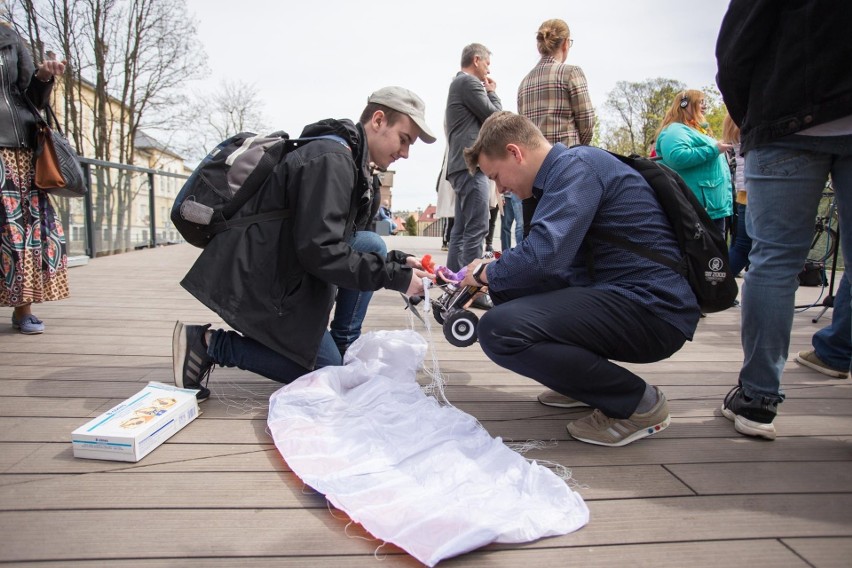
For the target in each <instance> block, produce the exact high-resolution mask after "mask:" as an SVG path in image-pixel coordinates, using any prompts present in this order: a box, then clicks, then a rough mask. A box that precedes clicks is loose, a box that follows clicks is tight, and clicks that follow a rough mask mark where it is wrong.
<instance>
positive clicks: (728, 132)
mask: <svg viewBox="0 0 852 568" xmlns="http://www.w3.org/2000/svg"><path fill="white" fill-rule="evenodd" d="M722 140H724V141H725V142H727V143H728V144H731V145H732V146H733V148H732V149H731V153H732V154H733V158H732V159H733V160H734V189H735V190H736V197H735V198H734V201H736V206H735V207H736V210H737V214H736V221H737V222H736V226H735V227H733V232H732V235H733V241H732V242H731V248H730V250H729V251H728V258H729V260H730V262H731V272H733V273H734V274H739V273H740V272H741V271H742V270H743V269H748V253H749V251H750V250H751V237H749V236H748V229H747V228H746V222H745V219H746V207H747V205H748V196H747V194H746V187H745V158H744V157H743V155H742V154H741V153H740V129H739V127H738V126H737V125H736V124H735V123H734V121H733V120H732V119H731V115H729V114H725V118H724V120H723V121H722Z"/></svg>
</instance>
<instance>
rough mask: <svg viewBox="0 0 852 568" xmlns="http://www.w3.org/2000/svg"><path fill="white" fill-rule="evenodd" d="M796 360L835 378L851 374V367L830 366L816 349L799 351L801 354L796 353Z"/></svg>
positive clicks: (843, 377) (842, 377)
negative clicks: (844, 368)
mask: <svg viewBox="0 0 852 568" xmlns="http://www.w3.org/2000/svg"><path fill="white" fill-rule="evenodd" d="M796 362H797V363H799V364H800V365H804V366H805V367H808V368H810V369H813V370H814V371H818V372H820V373H822V374H823V375H826V376H828V377H833V378H835V379H845V378H846V377H848V376H849V369H846V370H843V369H835V368H833V367H830V366H829V365H828V364H827V363H826V362H825V361H823V360H822V359H820V358H819V355H817V354H816V349H811V350H809V351H799V354H798V355H796Z"/></svg>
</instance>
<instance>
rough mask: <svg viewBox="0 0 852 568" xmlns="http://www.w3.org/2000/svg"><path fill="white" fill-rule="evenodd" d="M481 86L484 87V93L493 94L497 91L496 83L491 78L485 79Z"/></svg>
mask: <svg viewBox="0 0 852 568" xmlns="http://www.w3.org/2000/svg"><path fill="white" fill-rule="evenodd" d="M483 84H484V85H485V92H486V93H493V92H494V91H496V90H497V81H495V80H494V79H492V78H491V77H486V78H485V81H483Z"/></svg>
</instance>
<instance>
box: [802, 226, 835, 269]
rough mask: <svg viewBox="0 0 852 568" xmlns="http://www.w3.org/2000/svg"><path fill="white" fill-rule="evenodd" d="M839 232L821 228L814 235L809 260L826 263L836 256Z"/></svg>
mask: <svg viewBox="0 0 852 568" xmlns="http://www.w3.org/2000/svg"><path fill="white" fill-rule="evenodd" d="M837 239H838V237H837V231H835V230H834V229H833V228H828V227H820V228H818V229H817V231H816V232H815V233H814V237H813V240H812V241H811V249H810V250H809V251H808V260H809V261H811V262H817V263H819V262H826V261H827V260H828V259H830V258H831V257H832V255H833V254H834V249H835V248H836V247H837V242H838V241H837Z"/></svg>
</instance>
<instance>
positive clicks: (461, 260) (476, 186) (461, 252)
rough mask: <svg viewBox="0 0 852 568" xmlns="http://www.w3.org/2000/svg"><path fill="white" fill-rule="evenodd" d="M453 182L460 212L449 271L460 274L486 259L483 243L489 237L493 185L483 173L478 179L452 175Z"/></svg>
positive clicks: (450, 256)
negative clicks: (464, 267)
mask: <svg viewBox="0 0 852 568" xmlns="http://www.w3.org/2000/svg"><path fill="white" fill-rule="evenodd" d="M449 179H450V183H451V184H452V186H453V191H455V192H456V212H455V223H453V232H452V234H451V235H450V245H449V246H450V250H449V252H448V253H447V268H449V269H450V270H453V271H458V270H460V269H461V268H462V267H463V266H467V265H468V264H470V263H471V262H473V261H474V260H476V259H477V258H482V242H483V241H484V240H485V237H486V235H488V220H489V207H488V201H489V199H488V197H489V193H488V192H489V191H490V190H491V184H490V183H488V178H487V177H485V174H483V173H482V172H480V171H479V170H477V171H476V175H470V173H469V172H467V171H461V172H456V173H454V174H450V176H449Z"/></svg>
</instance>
